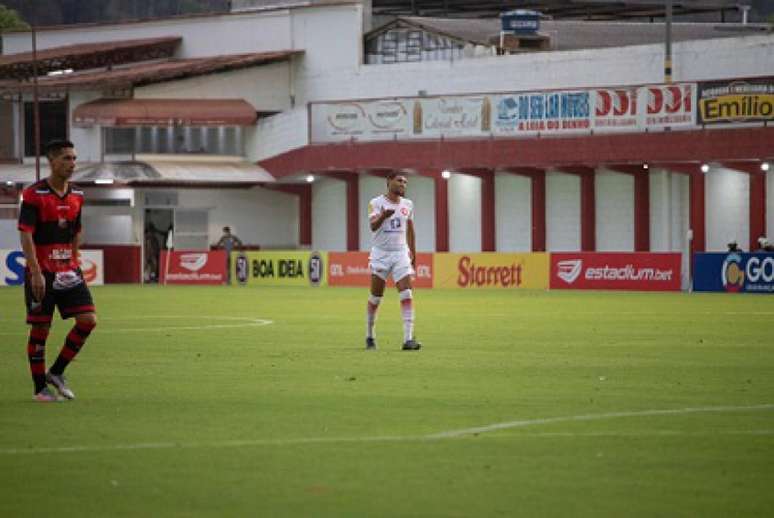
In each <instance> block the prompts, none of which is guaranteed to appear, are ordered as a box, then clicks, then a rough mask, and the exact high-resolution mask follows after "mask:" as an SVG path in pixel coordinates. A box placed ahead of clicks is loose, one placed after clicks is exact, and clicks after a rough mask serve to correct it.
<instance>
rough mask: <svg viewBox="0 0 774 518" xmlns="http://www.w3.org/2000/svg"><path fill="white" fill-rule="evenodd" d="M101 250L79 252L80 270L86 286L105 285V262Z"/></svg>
mask: <svg viewBox="0 0 774 518" xmlns="http://www.w3.org/2000/svg"><path fill="white" fill-rule="evenodd" d="M103 257H104V254H103V252H102V250H81V257H80V263H81V270H82V271H83V278H84V279H86V284H88V285H89V286H101V285H103V284H105V261H104V259H103Z"/></svg>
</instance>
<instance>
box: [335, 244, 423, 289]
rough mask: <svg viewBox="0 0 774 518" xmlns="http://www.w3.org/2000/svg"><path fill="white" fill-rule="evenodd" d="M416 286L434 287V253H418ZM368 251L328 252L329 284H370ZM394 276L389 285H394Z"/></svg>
mask: <svg viewBox="0 0 774 518" xmlns="http://www.w3.org/2000/svg"><path fill="white" fill-rule="evenodd" d="M416 272H417V273H416V275H415V276H414V281H413V285H414V287H415V288H432V287H433V254H430V253H418V254H417V266H416ZM370 285H371V271H370V270H369V269H368V252H328V286H363V287H365V286H370ZM394 285H395V283H394V282H393V280H392V276H390V278H389V279H388V281H387V286H390V287H392V286H394Z"/></svg>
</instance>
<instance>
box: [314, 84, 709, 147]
mask: <svg viewBox="0 0 774 518" xmlns="http://www.w3.org/2000/svg"><path fill="white" fill-rule="evenodd" d="M311 113H312V135H311V137H312V142H341V141H346V140H364V141H375V140H382V141H383V140H405V139H439V138H476V137H533V136H537V135H572V134H575V135H579V134H591V133H624V132H646V131H654V130H663V129H664V128H667V127H669V128H687V127H693V126H696V83H680V84H672V85H650V86H641V87H612V88H593V89H573V90H553V91H548V92H519V93H505V94H491V95H490V94H487V95H474V96H470V95H469V96H463V95H459V96H444V97H418V98H413V99H387V100H377V101H363V102H339V103H313V104H312V107H311Z"/></svg>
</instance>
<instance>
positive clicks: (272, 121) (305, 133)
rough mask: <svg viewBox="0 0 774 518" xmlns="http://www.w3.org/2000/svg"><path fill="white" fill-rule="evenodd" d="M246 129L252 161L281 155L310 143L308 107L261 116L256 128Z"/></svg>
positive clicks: (248, 149)
mask: <svg viewBox="0 0 774 518" xmlns="http://www.w3.org/2000/svg"><path fill="white" fill-rule="evenodd" d="M246 129H247V131H246V144H247V149H246V150H245V151H246V153H247V157H248V159H249V160H250V161H251V162H257V161H259V160H263V159H264V158H269V157H272V156H275V155H279V154H281V153H285V152H287V151H290V150H292V149H296V148H299V147H303V146H305V145H307V144H308V143H309V123H308V118H307V110H306V107H301V108H296V109H294V110H290V111H285V112H282V113H279V114H277V115H272V116H271V117H265V118H261V119H259V120H258V124H257V125H256V127H255V128H246ZM251 143H253V144H252V145H251Z"/></svg>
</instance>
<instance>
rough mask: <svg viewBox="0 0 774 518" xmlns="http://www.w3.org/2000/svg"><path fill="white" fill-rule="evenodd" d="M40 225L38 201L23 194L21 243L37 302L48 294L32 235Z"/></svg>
mask: <svg viewBox="0 0 774 518" xmlns="http://www.w3.org/2000/svg"><path fill="white" fill-rule="evenodd" d="M37 224H38V206H37V202H36V199H35V197H34V196H33V195H30V197H29V199H28V198H27V197H26V196H25V195H24V194H23V195H22V203H21V209H20V210H19V225H18V228H19V241H20V243H21V247H22V251H23V252H24V259H25V260H26V261H27V269H28V270H29V272H30V288H31V290H32V296H33V297H34V298H35V300H37V301H41V300H43V296H44V295H45V294H46V280H45V278H44V277H43V272H42V271H41V269H40V263H38V256H37V254H36V250H35V240H34V239H33V238H32V234H33V233H34V232H35V227H36V226H37Z"/></svg>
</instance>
